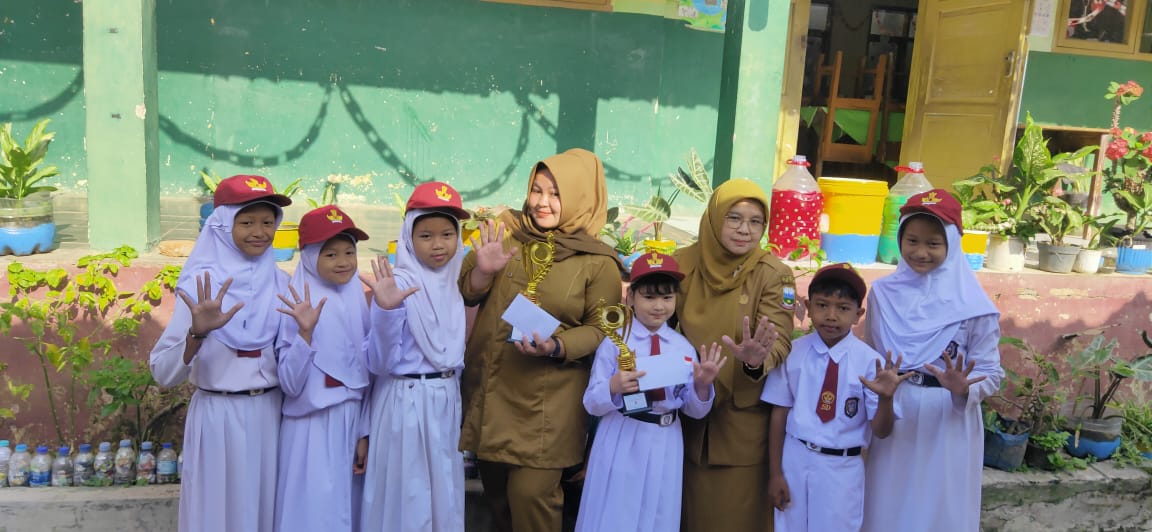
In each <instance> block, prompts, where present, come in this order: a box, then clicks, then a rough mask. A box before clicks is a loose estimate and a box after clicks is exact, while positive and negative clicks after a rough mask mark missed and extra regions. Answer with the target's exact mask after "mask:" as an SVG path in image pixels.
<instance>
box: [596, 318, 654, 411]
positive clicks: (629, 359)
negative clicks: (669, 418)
mask: <svg viewBox="0 0 1152 532" xmlns="http://www.w3.org/2000/svg"><path fill="white" fill-rule="evenodd" d="M604 303H605V301H604V298H600V301H599V302H598V303H597V304H596V306H597V308H598V309H599V312H598V315H599V317H600V324H599V327H600V330H601V331H604V335H605V336H607V337H608V339H609V340H611V341H612V343H613V344H616V349H618V350H619V351H620V354H619V355H616V367H617V368H618V369H619V371H636V355H634V354H632V350H631V349H629V348H628V344H627V343H626V342H624V338H623V337H621V336H620V334H617V333H616V331H617V330H618V329H619V330H622V331H623V334H624V336H628V331H629V329H631V328H632V309H631V308H629V307H627V306H625V305H622V304H621V305H605V304H604ZM622 399H623V401H624V408H622V409H621V410H620V412H621V413H622V414H624V415H626V416H629V415H632V414H642V413H644V412H647V411H649V410H652V404H651V403H649V402H648V396H647V395H645V393H644V392H643V391H638V392H632V393H627V394H624V395H623V397H622Z"/></svg>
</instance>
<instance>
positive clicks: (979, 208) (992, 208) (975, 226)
mask: <svg viewBox="0 0 1152 532" xmlns="http://www.w3.org/2000/svg"><path fill="white" fill-rule="evenodd" d="M980 184H981V183H980V182H979V180H978V179H973V178H969V179H964V180H961V181H957V182H955V183H952V189H953V191H954V192H955V194H954V195H955V196H956V199H957V201H959V202H960V218H961V223H962V224H963V226H964V234H963V235H962V236H961V237H960V247H961V248H962V249H963V250H964V256H965V257H967V259H968V264H969V265H970V266H971V267H972V269H973V270H980V269H982V268H983V267H984V259H985V254H986V253H987V251H988V240H989V235H990V234H991V233H992V232H993V231H995V230H996V229H997V227H996V225H995V224H994V223H993V222H994V220H995V219H997V218H998V217H999V218H1004V217H1006V215H1005V212H1004V205H1003V204H1001V203H999V202H997V201H995V200H991V199H988V198H987V197H985V196H984V195H982V194H980V192H979V190H978V188H977V187H979V186H980Z"/></svg>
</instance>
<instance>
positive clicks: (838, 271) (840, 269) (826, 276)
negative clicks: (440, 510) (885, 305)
mask: <svg viewBox="0 0 1152 532" xmlns="http://www.w3.org/2000/svg"><path fill="white" fill-rule="evenodd" d="M832 280H835V281H841V282H843V283H846V284H847V285H848V286H851V287H852V289H853V290H855V291H856V295H858V296H860V301H864V300H865V299H866V298H867V296H868V285H866V284H865V283H864V278H863V277H860V274H859V273H858V272H857V271H856V268H853V267H852V265H851V264H848V263H847V262H838V263H836V264H829V265H827V266H825V267H823V268H820V270H819V271H817V272H816V275H813V276H812V281H811V282H809V283H808V286H812V285H814V284H816V283H818V282H820V281H832Z"/></svg>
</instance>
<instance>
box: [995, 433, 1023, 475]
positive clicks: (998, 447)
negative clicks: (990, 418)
mask: <svg viewBox="0 0 1152 532" xmlns="http://www.w3.org/2000/svg"><path fill="white" fill-rule="evenodd" d="M1027 446H1028V433H1024V434H1005V433H1004V432H1001V431H1000V430H999V429H994V430H988V429H987V427H986V428H985V429H984V465H986V466H988V467H994V468H996V469H999V470H1001V471H1015V470H1017V469H1019V468H1020V464H1022V463H1024V451H1025V450H1026V448H1027Z"/></svg>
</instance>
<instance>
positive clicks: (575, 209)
mask: <svg viewBox="0 0 1152 532" xmlns="http://www.w3.org/2000/svg"><path fill="white" fill-rule="evenodd" d="M541 167H546V168H548V170H550V171H551V172H552V176H553V177H555V178H556V188H558V189H559V191H560V205H561V209H560V226H559V227H557V228H556V230H555V231H554V232H555V242H556V252H555V254H554V255H553V260H555V261H557V262H559V261H562V260H564V259H566V258H568V257H571V256H573V255H577V254H580V253H586V254H592V255H605V256H608V257H612V258H613V259H614V260H616V263H617V266H618V267H619V268H620V269H621V271H623V268H624V266H623V264H621V263H620V258H619V257H617V256H616V252H615V251H614V250H613V249H612V247H611V246H609V245H608V244H605V243H604V242H601V241H600V239H599V238H597V235H599V234H600V230H601V229H603V228H604V224H605V223H606V222H607V221H608V185H607V183H605V180H604V165H603V164H601V163H600V159H599V158H598V157H596V154H594V153H592V152H590V151H588V150H584V149H580V148H573V149H571V150H568V151H566V152H564V153H560V154H557V155H553V156H551V157H549V158H547V159H544V160H543V161H540V162H538V163H536V165H535V166H533V167H532V173H531V174H529V176H528V191H529V192H531V190H532V179H533V178H534V177H535V176H536V172H537V171H539V169H540V168H541ZM500 220H501V221H503V222H504V225H506V226H508V228H509V229H510V230H511V231H512V236H513V237H515V238H516V240H519V241H520V242H521V243H523V244H531V243H533V242H543V241H544V240H547V238H548V232H547V231H544V230H541V229H540V228H539V227H536V224H535V222H533V221H532V217H530V216H528V202H527V200H525V202H524V206H523V208H521V210H512V209H509V210H507V211H504V212H503V213H502V214H501V215H500Z"/></svg>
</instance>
